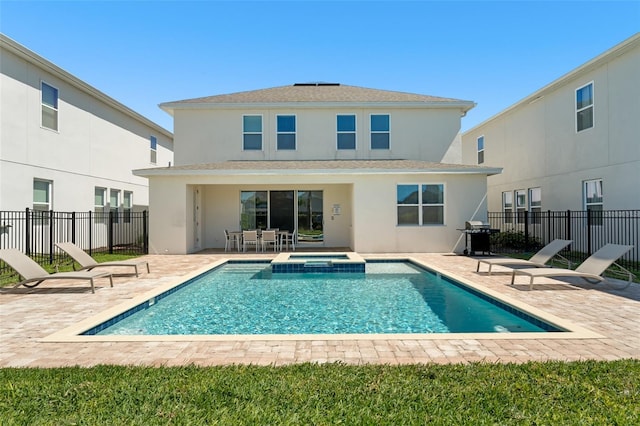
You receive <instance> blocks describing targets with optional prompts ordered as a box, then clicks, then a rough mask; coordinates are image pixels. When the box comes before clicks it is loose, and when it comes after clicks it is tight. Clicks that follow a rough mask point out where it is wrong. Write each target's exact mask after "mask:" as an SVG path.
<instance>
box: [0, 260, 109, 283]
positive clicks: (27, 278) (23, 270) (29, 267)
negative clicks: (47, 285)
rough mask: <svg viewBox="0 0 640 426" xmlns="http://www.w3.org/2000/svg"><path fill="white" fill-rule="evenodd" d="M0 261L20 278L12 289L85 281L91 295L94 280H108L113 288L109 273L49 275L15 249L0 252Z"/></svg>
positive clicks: (88, 272) (61, 273) (86, 272)
mask: <svg viewBox="0 0 640 426" xmlns="http://www.w3.org/2000/svg"><path fill="white" fill-rule="evenodd" d="M0 260H2V261H3V262H5V263H6V264H7V265H9V266H10V267H11V268H13V269H14V270H15V271H16V272H17V273H18V274H19V275H20V276H21V277H22V281H20V282H19V283H18V284H16V285H15V286H14V287H18V286H20V285H23V286H25V287H29V288H31V287H35V286H37V285H39V284H40V283H41V282H43V281H45V280H85V281H90V282H91V293H95V292H96V291H95V286H94V285H93V280H94V279H96V278H109V282H110V283H111V287H113V277H112V275H111V273H110V272H99V271H76V272H58V273H55V274H50V273H48V272H47V271H46V270H45V269H44V268H43V267H42V266H40V265H38V263H37V262H36V261H34V260H33V259H31V258H30V257H29V256H27V255H26V254H24V253H22V252H21V251H19V250H16V249H3V250H0Z"/></svg>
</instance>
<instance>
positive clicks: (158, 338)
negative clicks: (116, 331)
mask: <svg viewBox="0 0 640 426" xmlns="http://www.w3.org/2000/svg"><path fill="white" fill-rule="evenodd" d="M325 254H328V253H325ZM340 254H345V253H343V252H340ZM363 259H365V260H371V261H375V260H380V261H388V260H389V258H385V257H376V256H375V255H371V256H366V257H365V258H363ZM234 260H235V259H232V258H222V259H219V260H216V261H214V262H212V263H210V264H208V265H206V266H203V267H201V268H198V269H197V270H195V271H193V272H191V273H189V274H186V275H184V276H181V277H176V278H175V279H172V280H171V281H169V282H167V283H164V284H162V285H160V286H158V287H156V288H154V289H153V290H150V291H148V292H146V293H143V294H141V295H139V296H136V297H133V298H132V299H130V300H128V301H126V302H123V303H120V304H118V305H116V306H113V307H111V308H109V309H106V310H104V311H102V312H100V313H98V314H96V315H92V316H90V317H88V318H86V319H84V320H82V321H79V322H78V323H76V324H74V325H72V326H69V327H66V328H64V329H62V330H59V331H57V332H54V333H52V334H50V335H48V336H45V337H43V338H40V339H38V341H39V342H58V343H72V342H75V343H79V342H81V343H91V342H96V343H97V342H207V341H217V342H225V341H237V340H243V341H296V340H305V341H313V340H333V341H340V340H370V341H375V340H407V339H411V340H451V339H474V340H556V339H601V338H604V336H602V335H600V334H598V333H596V332H594V331H591V330H589V329H587V328H585V327H582V326H580V325H577V324H575V323H573V322H571V321H568V320H565V319H563V318H560V317H558V316H555V315H553V314H550V313H548V312H545V311H543V310H541V309H538V308H535V307H533V306H530V305H527V304H525V303H523V302H521V301H519V300H516V299H513V298H510V297H509V296H507V295H504V294H501V293H498V292H496V291H493V290H491V289H489V288H487V287H485V286H482V285H479V284H475V283H473V282H471V281H470V280H468V279H466V278H464V277H461V276H458V275H456V274H455V273H452V272H451V271H445V270H443V269H441V268H439V267H436V266H434V265H431V264H429V263H427V262H424V261H421V260H419V259H416V258H414V257H411V256H402V257H398V258H394V259H393V261H402V260H406V261H409V262H411V263H413V264H415V265H418V266H420V267H423V268H425V269H427V270H431V271H434V272H435V273H438V274H442V275H444V276H446V277H449V278H451V279H453V280H456V281H458V282H460V283H461V284H463V285H465V286H467V287H469V288H471V289H473V290H475V291H477V292H479V293H482V294H484V295H486V296H488V297H491V298H493V299H496V300H498V301H500V302H501V303H503V304H505V305H508V306H511V307H512V308H515V309H517V310H520V311H523V312H524V313H526V314H528V315H530V316H531V317H534V318H536V319H539V320H541V321H544V322H546V323H549V324H550V325H553V326H554V327H556V328H559V329H561V330H564V331H559V332H511V333H402V334H260V335H253V334H229V335H153V336H143V335H83V334H81V333H83V332H85V331H87V330H90V329H91V328H94V327H96V326H98V325H100V324H102V323H104V322H106V321H108V320H110V319H112V318H114V317H115V316H117V315H120V314H122V313H123V312H126V311H128V310H130V309H132V308H134V307H136V306H138V305H140V304H142V303H144V302H146V301H148V300H150V299H153V298H154V297H157V296H158V295H160V294H162V293H164V292H166V291H168V290H171V289H173V288H174V287H176V286H178V285H180V284H182V283H184V282H186V281H188V280H191V279H193V278H195V277H197V276H199V275H202V274H204V273H206V272H208V271H210V270H212V269H215V268H217V267H220V266H222V265H224V264H225V263H227V262H230V261H231V262H233V261H234ZM251 261H256V262H264V258H255V259H251V258H247V259H244V260H243V262H251Z"/></svg>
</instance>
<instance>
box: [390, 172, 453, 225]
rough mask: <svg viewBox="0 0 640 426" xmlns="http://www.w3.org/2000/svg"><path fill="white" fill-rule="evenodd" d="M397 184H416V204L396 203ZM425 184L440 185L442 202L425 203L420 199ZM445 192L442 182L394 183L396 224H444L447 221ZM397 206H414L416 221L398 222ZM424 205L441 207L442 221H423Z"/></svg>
mask: <svg viewBox="0 0 640 426" xmlns="http://www.w3.org/2000/svg"><path fill="white" fill-rule="evenodd" d="M399 186H417V187H418V202H417V203H416V204H401V203H398V200H397V197H398V195H397V194H398V187H399ZM425 186H440V187H442V203H427V202H425V200H423V199H422V194H423V192H424V187H425ZM446 194H447V186H446V184H445V183H444V182H428V183H425V182H422V183H415V182H402V183H397V184H396V226H402V227H405V226H445V225H446V222H447V210H446V204H447V203H446ZM399 207H415V208H417V209H418V223H402V224H401V223H398V222H399V221H398V219H399V215H398V208H399ZM425 207H442V223H424V208H425Z"/></svg>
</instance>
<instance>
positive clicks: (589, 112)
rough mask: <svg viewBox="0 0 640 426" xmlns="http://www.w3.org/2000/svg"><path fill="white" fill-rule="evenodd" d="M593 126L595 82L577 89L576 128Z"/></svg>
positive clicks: (582, 128) (579, 129)
mask: <svg viewBox="0 0 640 426" xmlns="http://www.w3.org/2000/svg"><path fill="white" fill-rule="evenodd" d="M592 127H593V83H589V84H587V85H586V86H583V87H581V88H579V89H577V90H576V130H577V131H578V132H579V131H581V130H585V129H590V128H592Z"/></svg>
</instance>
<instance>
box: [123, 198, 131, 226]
mask: <svg viewBox="0 0 640 426" xmlns="http://www.w3.org/2000/svg"><path fill="white" fill-rule="evenodd" d="M132 209H133V192H130V191H124V193H123V194H122V217H123V219H122V221H123V222H124V223H131V210H132Z"/></svg>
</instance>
